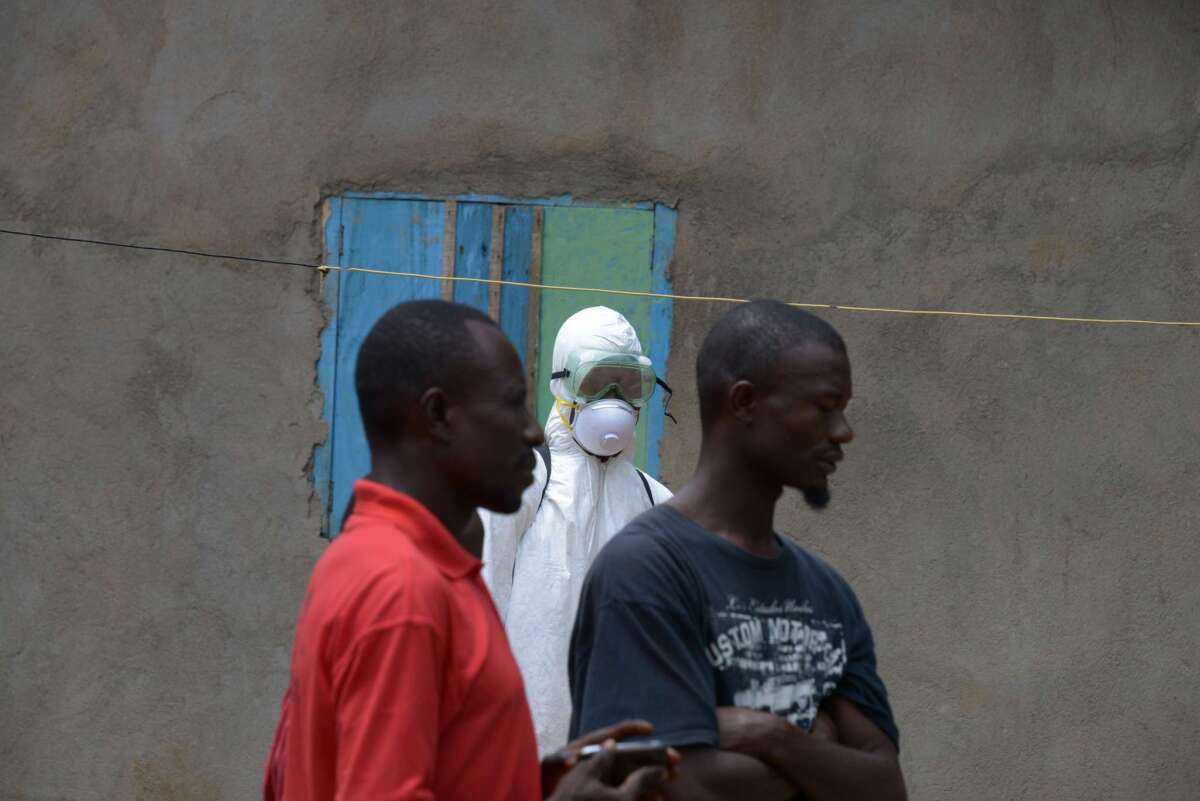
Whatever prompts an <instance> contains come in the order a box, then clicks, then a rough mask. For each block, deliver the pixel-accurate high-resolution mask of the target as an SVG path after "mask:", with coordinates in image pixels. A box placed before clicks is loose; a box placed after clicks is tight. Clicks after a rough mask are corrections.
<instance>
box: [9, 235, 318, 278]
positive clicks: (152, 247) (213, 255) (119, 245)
mask: <svg viewBox="0 0 1200 801" xmlns="http://www.w3.org/2000/svg"><path fill="white" fill-rule="evenodd" d="M0 234H8V235H9V236H27V237H30V238H31V239H53V240H55V241H56V242H82V243H83V244H85V245H104V246H106V247H110V248H127V249H129V250H153V251H155V252H158V253H179V254H182V255H184V256H200V257H202V258H206V259H224V260H226V261H253V262H258V263H259V264H281V265H284V266H286V267H311V268H313V269H319V268H320V267H321V265H319V264H309V263H308V262H305V261H281V260H280V259H259V258H255V257H254V256H229V255H227V254H224V253H206V252H205V251H203V250H183V249H181V248H164V247H159V246H157V245H134V244H130V243H128V242H105V241H104V240H102V239H82V238H79V237H74V236H55V235H53V234H32V233H30V232H28V231H10V230H8V229H7V228H0Z"/></svg>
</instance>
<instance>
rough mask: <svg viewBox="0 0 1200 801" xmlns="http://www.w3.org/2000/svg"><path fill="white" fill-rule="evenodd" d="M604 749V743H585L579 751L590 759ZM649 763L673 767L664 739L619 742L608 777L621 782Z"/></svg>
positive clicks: (583, 757) (582, 755) (581, 755)
mask: <svg viewBox="0 0 1200 801" xmlns="http://www.w3.org/2000/svg"><path fill="white" fill-rule="evenodd" d="M603 750H604V746H602V745H585V746H584V747H583V748H582V749H580V751H579V758H580V759H589V758H591V757H594V756H596V755H597V754H599V753H600V752H601V751H603ZM647 765H658V766H661V767H664V768H669V767H671V757H670V755H668V754H667V745H666V743H664V742H663V741H662V740H623V741H621V742H618V743H617V755H616V759H615V760H613V769H612V772H611V773H610V774H609V775H608V777H607V779H608V780H609V781H611V782H612V783H615V784H619V783H621V782H623V781H624V780H625V777H626V776H628V775H629V774H630V773H633V772H634V771H635V770H637V769H638V768H644V767H646V766H647Z"/></svg>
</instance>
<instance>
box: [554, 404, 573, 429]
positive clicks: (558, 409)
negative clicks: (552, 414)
mask: <svg viewBox="0 0 1200 801" xmlns="http://www.w3.org/2000/svg"><path fill="white" fill-rule="evenodd" d="M564 406H566V407H567V408H568V409H570V410H571V418H570V419H569V420H568V419H567V416H566V415H565V414H563V407H564ZM578 409H579V404H577V403H572V402H571V401H569V400H563V399H562V398H555V399H554V410H555V411H556V412H558V419H559V420H562V421H563V425H565V426H566V427H567V428H568V429H570V430H571V431H574V430H575V412H576V411H577V410H578Z"/></svg>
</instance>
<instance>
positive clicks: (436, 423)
mask: <svg viewBox="0 0 1200 801" xmlns="http://www.w3.org/2000/svg"><path fill="white" fill-rule="evenodd" d="M355 388H356V390H357V392H358V400H359V407H360V409H361V412H362V419H363V425H364V428H365V430H366V434H367V441H368V443H369V445H370V449H371V473H370V475H369V476H368V477H367V479H365V480H362V481H359V482H357V483H356V484H355V487H354V514H353V515H352V516H351V518H350V520H349V522H348V523H347V525H346V527H345V529H344V530H343V532H342V534H341V535H340V536H339V537H338V538H337V540H336V541H335V542H334V543H333V544H332V545H330V547H329V549H328V550H327V551H326V552H325V553H324V554H323V555H322V557H321V558H320V560H319V561H318V562H317V565H316V568H315V569H314V570H313V575H312V578H311V580H310V582H309V587H308V592H307V594H306V596H305V599H304V604H303V607H302V608H301V611H300V618H299V621H298V623H297V626H296V639H295V646H294V650H293V655H292V670H291V681H290V683H289V686H288V690H287V693H286V694H285V696H284V700H283V708H282V710H281V713H280V719H279V725H278V727H277V729H276V733H275V740H274V743H273V744H272V746H271V753H270V756H269V758H268V761H267V768H266V778H265V782H264V792H263V794H264V798H265V799H266V801H367V800H368V799H369V800H370V801H401V799H413V800H414V801H416V800H420V801H431V800H432V799H438V800H439V801H450V800H451V799H454V800H459V799H461V800H462V801H468V800H469V801H477V800H478V799H496V800H497V801H507V800H509V799H511V801H537V799H541V798H542V797H543V796H544V795H548V794H549V793H551V792H553V793H554V795H553V796H552V797H553V798H554V799H556V800H558V801H567V799H629V801H632V800H633V799H636V798H641V797H644V796H645V795H647V794H648V793H655V792H657V791H658V790H659V789H660V787H661V784H662V782H663V781H664V779H665V778H666V771H665V770H663V769H662V768H642V769H641V770H638V771H635V772H634V773H632V774H631V775H630V776H629V777H628V778H627V779H626V781H625V782H624V783H623V784H622V785H621V786H620V787H610V786H608V785H606V784H605V783H603V782H602V781H601V779H602V778H604V777H606V775H608V774H611V771H612V769H613V767H614V759H615V756H614V751H613V749H612V747H611V742H609V747H608V748H607V749H606V750H605V751H604V753H602V754H601V756H599V757H597V758H595V759H593V760H591V761H589V762H586V763H584V765H583V766H582V767H579V768H575V769H573V770H572V769H570V768H571V765H572V764H573V761H574V758H575V754H576V753H577V750H578V748H579V747H581V746H582V744H584V743H590V742H598V741H610V739H611V738H615V737H620V736H626V735H631V734H646V733H648V731H649V725H648V724H645V723H641V722H626V723H623V724H619V725H618V726H616V727H611V728H610V729H606V730H603V731H600V732H595V733H593V734H592V735H590V736H588V737H585V738H581V739H580V740H579V741H577V742H576V743H573V744H572V746H569V747H568V750H567V751H566V752H565V753H562V754H560V755H559V758H558V759H557V761H551V762H550V763H548V764H546V765H543V766H539V764H538V758H537V746H536V743H535V740H534V734H533V726H532V722H531V719H530V714H529V708H528V705H527V702H526V698H525V689H524V686H523V684H522V682H521V676H520V673H519V671H518V669H517V666H516V663H515V662H514V660H513V657H512V654H511V652H510V650H509V647H508V642H507V640H506V639H505V635H504V628H503V625H502V624H501V622H500V619H499V617H498V615H497V614H496V610H495V608H494V607H493V605H492V601H491V596H490V595H489V593H488V590H487V588H486V587H485V585H484V584H483V581H482V579H481V578H480V568H481V566H482V565H481V563H480V561H479V558H478V553H479V546H480V543H479V541H478V540H477V539H475V541H474V542H470V543H467V542H466V540H467V539H468V538H466V537H464V538H463V541H460V539H458V538H456V537H455V535H454V534H453V533H452V532H462V531H464V530H466V529H468V528H469V526H468V523H470V522H471V521H472V519H473V518H474V513H475V508H476V507H480V506H482V507H484V508H486V509H493V510H495V511H498V512H512V511H515V510H516V509H517V508H518V506H519V504H520V501H521V493H522V491H523V490H524V489H525V487H526V486H527V485H528V484H529V483H530V481H531V480H532V472H533V466H534V456H533V451H532V447H533V446H535V445H538V444H540V443H541V441H542V432H541V429H540V428H539V427H538V425H537V423H536V422H535V421H534V419H533V417H532V416H530V414H529V412H528V409H527V407H526V387H525V379H524V373H523V370H522V368H521V363H520V360H519V359H518V357H517V354H516V351H515V350H514V349H513V347H512V345H511V344H510V343H509V342H508V340H507V339H505V337H504V335H503V334H502V333H501V331H500V329H499V328H498V327H497V326H496V325H495V324H494V323H493V322H492V321H491V320H489V319H488V318H487V317H485V316H484V315H482V314H480V313H478V312H476V311H475V310H473V309H470V308H468V307H465V306H456V305H454V304H449V303H443V302H441V301H417V302H412V303H405V304H401V305H400V306H397V307H396V308H394V309H392V310H391V311H390V312H388V313H387V314H386V315H384V316H383V318H381V319H380V321H379V322H378V323H376V325H375V327H374V328H373V329H372V330H371V332H370V333H369V334H368V335H367V338H366V340H365V341H364V342H363V344H362V348H361V350H360V351H359V355H358V362H357V365H356V370H355ZM464 544H467V545H468V546H470V547H471V550H472V551H474V552H473V553H472V552H471V551H469V550H468V549H467V548H466V547H464ZM563 669H564V670H565V669H566V666H565V665H564V666H563ZM564 773H565V776H564V775H563V774H564ZM560 777H561V778H562V781H561V782H559V781H557V779H558V778H560ZM554 785H557V786H554Z"/></svg>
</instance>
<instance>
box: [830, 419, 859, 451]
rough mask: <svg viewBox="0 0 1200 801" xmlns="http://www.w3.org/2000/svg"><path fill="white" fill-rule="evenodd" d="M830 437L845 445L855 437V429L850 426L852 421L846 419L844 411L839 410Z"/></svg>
mask: <svg viewBox="0 0 1200 801" xmlns="http://www.w3.org/2000/svg"><path fill="white" fill-rule="evenodd" d="M829 438H830V439H831V440H833V441H834V442H836V443H837V444H838V445H845V444H846V443H848V442H850V441H851V440H853V439H854V429H853V428H851V427H850V421H849V420H847V419H846V415H845V414H844V413H842V412H838V415H837V418H836V419H835V420H834V421H833V425H832V426H831V427H830V429H829Z"/></svg>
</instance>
